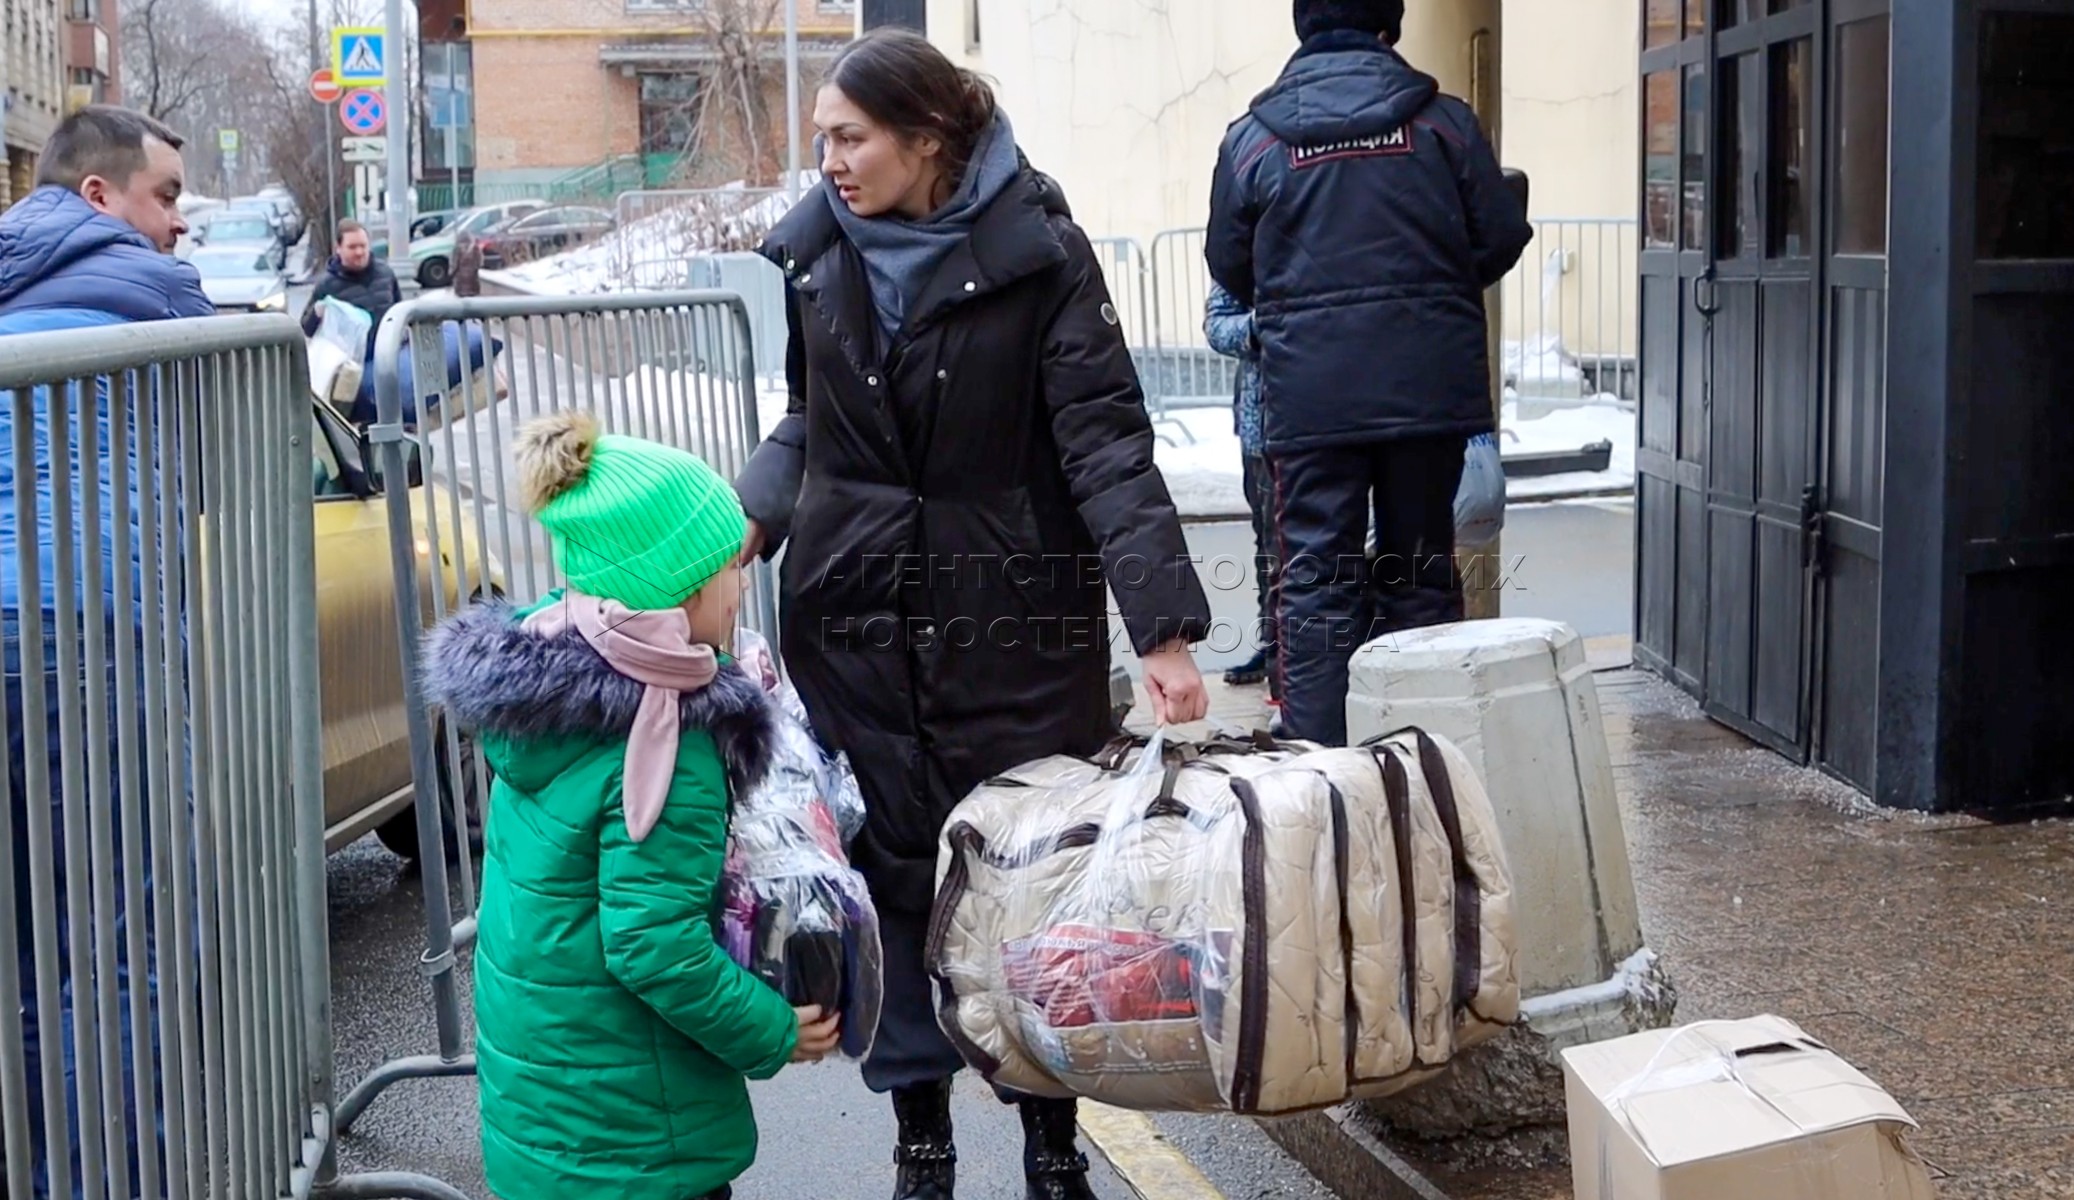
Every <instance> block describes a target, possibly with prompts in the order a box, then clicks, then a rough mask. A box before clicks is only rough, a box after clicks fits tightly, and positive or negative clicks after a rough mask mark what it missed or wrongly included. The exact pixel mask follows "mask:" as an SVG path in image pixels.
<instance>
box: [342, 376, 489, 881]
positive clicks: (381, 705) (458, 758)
mask: <svg viewBox="0 0 2074 1200" xmlns="http://www.w3.org/2000/svg"><path fill="white" fill-rule="evenodd" d="M311 404H312V418H311V419H312V422H313V425H314V434H315V436H314V437H313V438H312V442H311V445H312V447H313V450H314V456H313V457H314V472H313V479H314V487H315V496H316V509H315V518H314V519H315V522H316V529H315V533H316V539H315V540H316V551H317V639H318V689H319V691H320V693H321V698H320V708H321V711H322V720H323V726H324V826H325V833H324V844H325V850H326V852H327V853H328V852H331V851H335V850H338V849H340V848H341V847H344V846H346V845H349V844H351V843H352V842H355V841H358V840H359V839H360V838H361V837H363V836H365V835H366V834H368V833H369V832H372V833H374V834H375V835H376V836H377V837H379V838H380V839H381V841H382V844H383V845H385V846H387V847H388V848H389V849H390V850H392V851H394V852H396V853H397V854H400V855H402V856H404V857H405V858H410V859H415V858H417V857H418V856H419V853H420V847H419V842H418V827H417V810H416V807H415V805H414V800H415V795H416V793H415V791H414V789H413V787H412V782H411V758H410V730H409V727H408V724H407V716H406V712H407V710H406V708H405V705H404V695H405V692H404V681H403V666H402V659H401V658H400V657H399V655H398V645H397V632H396V608H395V603H396V599H395V597H396V592H395V587H394V582H393V581H394V576H393V574H392V572H391V569H390V560H389V517H388V507H387V501H386V500H385V499H384V498H383V492H382V481H381V480H379V479H378V478H376V477H375V473H374V472H372V471H370V470H369V469H368V456H367V452H366V446H367V443H366V442H365V440H364V439H363V438H362V437H361V435H360V434H358V433H356V432H355V431H354V429H353V427H352V426H351V425H350V424H348V423H347V422H346V421H345V419H344V418H342V417H341V416H340V415H339V413H338V411H337V410H336V409H335V408H333V407H332V406H331V405H330V404H329V403H327V402H326V401H324V400H323V399H320V398H318V397H316V396H312V397H311ZM408 483H409V484H410V485H411V515H412V524H413V527H414V528H415V530H416V532H417V551H418V554H417V557H418V588H419V594H420V595H421V596H423V597H424V598H425V605H426V611H427V616H428V617H429V616H430V615H431V612H432V598H433V595H434V589H435V588H436V589H437V590H438V592H439V594H441V595H443V596H444V597H445V604H444V610H445V611H447V612H452V611H454V609H455V608H456V607H458V606H460V605H462V604H464V603H472V602H476V601H479V600H482V599H485V598H490V597H497V596H501V595H503V582H504V580H503V571H502V568H501V566H500V565H498V564H497V563H495V562H494V561H492V562H491V563H490V569H489V570H488V571H487V572H486V573H478V570H477V566H476V564H477V558H476V554H475V552H474V550H473V548H472V542H471V539H470V538H469V536H468V535H467V534H466V533H465V532H464V531H460V530H455V529H453V528H451V526H450V523H446V522H442V523H441V525H440V527H439V533H440V545H439V547H438V559H439V561H438V564H437V566H436V568H435V566H434V564H433V561H432V559H433V546H432V539H431V537H430V533H429V526H428V524H427V521H426V516H427V512H428V509H429V507H430V506H431V505H432V503H433V502H434V498H433V497H431V496H428V495H426V494H425V492H424V489H423V487H422V486H419V485H418V481H417V480H415V479H413V480H410V481H408ZM485 575H486V577H485ZM435 734H436V736H437V740H438V755H437V758H438V764H439V776H438V783H439V795H440V803H441V807H442V809H443V812H444V817H445V824H446V828H447V830H448V832H449V836H450V837H452V836H453V835H454V834H455V833H456V832H457V831H459V830H462V829H466V830H467V831H468V836H469V840H470V842H471V844H474V843H478V841H479V839H480V838H481V835H482V816H483V804H484V801H485V799H486V798H487V796H488V787H487V782H486V781H485V780H484V779H483V778H482V777H481V775H480V772H479V768H478V765H477V763H476V760H475V754H474V752H473V749H472V748H471V747H470V746H469V745H468V744H467V743H466V742H465V741H460V742H457V746H458V751H459V752H458V753H452V752H450V751H452V750H453V749H454V747H450V746H449V745H448V738H447V730H446V727H445V722H444V719H443V718H435ZM453 848H454V843H452V842H450V843H449V849H450V851H451V850H452V849H453Z"/></svg>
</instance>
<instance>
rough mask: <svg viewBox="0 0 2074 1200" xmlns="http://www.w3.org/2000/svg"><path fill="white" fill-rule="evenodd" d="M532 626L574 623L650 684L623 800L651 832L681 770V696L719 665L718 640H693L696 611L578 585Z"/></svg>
mask: <svg viewBox="0 0 2074 1200" xmlns="http://www.w3.org/2000/svg"><path fill="white" fill-rule="evenodd" d="M525 629H526V631H527V632H528V633H536V634H539V635H540V636H542V637H553V636H555V635H557V634H560V633H563V632H565V631H567V630H569V629H575V630H577V631H578V632H580V633H581V634H583V640H584V641H586V642H589V643H590V647H591V649H593V650H596V651H597V652H598V654H599V656H600V657H602V658H603V659H604V660H605V664H606V665H607V666H609V667H611V668H612V669H613V670H614V671H616V672H618V673H619V674H621V675H624V676H626V677H627V678H628V679H631V680H633V681H635V682H636V683H641V684H645V685H647V690H646V691H644V692H642V693H641V707H640V708H639V710H637V711H636V712H635V714H634V728H633V731H632V732H631V733H630V734H629V735H628V737H627V757H626V770H625V783H624V792H625V796H624V801H623V807H624V808H625V810H626V819H627V833H628V835H629V836H631V837H632V838H633V839H634V841H636V842H639V841H641V840H643V839H645V838H646V837H647V836H648V834H649V832H650V831H651V830H653V829H654V828H655V823H656V822H657V821H659V820H661V819H662V815H663V800H664V799H665V798H666V797H667V796H668V795H669V794H670V779H671V777H672V776H673V775H675V774H676V770H677V736H678V733H679V731H680V725H681V718H680V715H679V713H678V711H677V709H678V700H679V698H680V697H681V696H682V695H683V694H684V693H685V692H695V691H697V690H698V689H700V688H702V687H705V686H706V685H707V684H709V683H711V682H713V679H714V677H715V676H716V675H718V674H719V673H720V660H719V658H718V657H717V656H716V655H715V654H714V651H713V647H711V646H706V645H701V644H699V643H696V642H693V641H692V640H691V618H690V617H689V616H687V615H686V614H685V612H684V610H683V609H681V608H666V609H659V610H647V611H641V610H635V609H630V608H628V607H626V606H625V605H623V604H621V603H619V602H618V601H617V600H601V599H599V598H598V597H596V596H586V595H584V594H582V593H581V592H574V591H571V592H567V593H564V597H563V599H562V601H561V602H560V603H558V604H551V605H549V606H547V607H546V608H543V609H541V610H540V611H538V612H536V613H534V614H533V615H532V616H530V617H527V618H526V623H525Z"/></svg>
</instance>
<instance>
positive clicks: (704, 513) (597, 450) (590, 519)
mask: <svg viewBox="0 0 2074 1200" xmlns="http://www.w3.org/2000/svg"><path fill="white" fill-rule="evenodd" d="M517 458H518V477H519V486H520V488H521V490H522V492H523V495H524V500H525V503H526V507H527V508H528V509H529V510H531V511H532V513H533V514H534V515H535V516H536V517H537V518H539V521H540V523H541V524H542V525H543V526H545V527H546V528H547V532H548V536H549V537H550V538H551V539H552V540H553V543H554V558H555V566H556V567H558V568H560V570H561V572H562V575H563V576H564V577H565V578H566V579H568V581H569V586H570V587H572V588H574V589H576V590H577V591H579V592H583V593H585V594H586V595H591V596H596V597H598V598H600V599H604V600H617V601H619V602H620V603H621V604H624V605H626V606H627V607H628V608H632V609H643V610H648V609H665V608H675V607H677V606H678V605H680V604H682V603H684V602H685V601H686V600H688V599H690V598H691V596H692V595H693V594H694V593H695V592H697V591H698V590H699V589H700V588H702V587H704V586H705V585H706V583H707V581H709V580H711V579H712V578H713V577H714V576H715V575H718V574H720V572H721V571H722V570H724V569H725V568H726V567H727V565H728V564H729V563H731V562H734V561H735V559H736V558H738V557H739V556H740V555H741V552H742V539H743V537H744V536H745V535H746V534H747V532H748V519H747V518H746V517H745V516H744V515H743V513H742V502H741V500H740V499H739V498H737V497H736V496H735V491H734V488H733V487H732V486H730V485H729V484H728V482H727V480H725V479H723V478H721V477H720V475H719V474H718V473H717V472H715V471H714V470H713V468H711V467H709V466H707V465H706V464H705V462H703V461H702V460H701V459H700V458H699V457H698V456H697V455H695V454H690V453H688V452H686V451H683V450H679V449H677V448H676V447H675V446H665V445H663V444H661V443H660V442H651V441H646V440H644V439H641V438H632V437H622V436H620V435H618V434H610V433H602V432H600V430H599V427H598V422H597V418H595V417H593V416H592V415H591V414H589V413H587V412H580V411H570V412H561V413H556V414H554V415H553V416H549V417H542V418H540V419H539V420H537V421H533V422H530V423H529V424H527V425H526V426H525V428H523V429H521V430H520V431H519V436H518V455H517Z"/></svg>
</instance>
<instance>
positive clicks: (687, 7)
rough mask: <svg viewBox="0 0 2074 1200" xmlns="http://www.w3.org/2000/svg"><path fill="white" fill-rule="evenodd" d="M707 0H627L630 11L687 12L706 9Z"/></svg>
mask: <svg viewBox="0 0 2074 1200" xmlns="http://www.w3.org/2000/svg"><path fill="white" fill-rule="evenodd" d="M706 2H707V0H627V11H628V12H630V13H687V12H704V11H706Z"/></svg>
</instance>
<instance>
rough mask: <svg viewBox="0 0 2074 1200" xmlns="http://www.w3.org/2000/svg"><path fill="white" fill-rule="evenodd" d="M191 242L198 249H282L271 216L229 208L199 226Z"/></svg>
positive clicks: (213, 213)
mask: <svg viewBox="0 0 2074 1200" xmlns="http://www.w3.org/2000/svg"><path fill="white" fill-rule="evenodd" d="M188 237H189V239H190V240H191V241H193V242H194V244H195V245H196V246H228V245H237V246H273V247H275V248H280V247H282V246H284V245H286V243H284V242H283V241H282V240H281V230H280V227H279V226H278V225H276V224H275V223H274V221H273V218H272V217H271V215H270V214H268V213H265V212H253V211H251V210H249V209H244V210H241V209H237V208H232V207H229V206H225V207H223V208H219V209H214V210H212V211H211V212H210V213H209V214H208V216H206V217H204V218H203V219H202V220H201V221H200V222H198V223H197V224H196V225H195V226H194V229H193V231H192V232H190V233H189V235H188Z"/></svg>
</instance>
